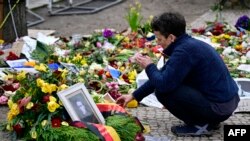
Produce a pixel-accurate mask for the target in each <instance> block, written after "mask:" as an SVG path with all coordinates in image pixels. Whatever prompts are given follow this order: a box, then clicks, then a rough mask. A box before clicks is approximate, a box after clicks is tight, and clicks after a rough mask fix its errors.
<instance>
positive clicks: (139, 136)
mask: <svg viewBox="0 0 250 141" xmlns="http://www.w3.org/2000/svg"><path fill="white" fill-rule="evenodd" d="M135 141H145V137H144V136H143V135H142V133H140V132H139V133H137V134H136V136H135Z"/></svg>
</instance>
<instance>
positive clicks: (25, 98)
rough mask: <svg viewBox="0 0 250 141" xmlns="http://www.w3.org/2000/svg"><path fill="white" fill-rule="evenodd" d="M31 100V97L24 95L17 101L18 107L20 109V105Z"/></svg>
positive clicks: (24, 104)
mask: <svg viewBox="0 0 250 141" xmlns="http://www.w3.org/2000/svg"><path fill="white" fill-rule="evenodd" d="M30 100H31V97H30V96H29V97H24V98H23V99H21V100H19V101H18V107H19V109H21V108H22V107H24V106H26V105H27V104H28V103H29V102H30Z"/></svg>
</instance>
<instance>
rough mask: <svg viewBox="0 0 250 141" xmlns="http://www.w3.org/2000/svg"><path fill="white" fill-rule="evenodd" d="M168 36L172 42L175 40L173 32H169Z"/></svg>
mask: <svg viewBox="0 0 250 141" xmlns="http://www.w3.org/2000/svg"><path fill="white" fill-rule="evenodd" d="M169 38H170V40H171V42H174V41H175V40H176V36H175V35H174V34H169Z"/></svg>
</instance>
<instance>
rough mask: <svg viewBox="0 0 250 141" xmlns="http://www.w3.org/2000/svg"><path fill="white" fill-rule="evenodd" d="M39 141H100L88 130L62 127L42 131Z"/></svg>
mask: <svg viewBox="0 0 250 141" xmlns="http://www.w3.org/2000/svg"><path fill="white" fill-rule="evenodd" d="M37 141H99V138H98V137H97V136H96V135H95V134H94V133H92V132H91V131H89V130H88V129H83V128H76V127H72V126H61V127H60V128H48V129H47V130H43V129H41V131H40V136H38V138H37Z"/></svg>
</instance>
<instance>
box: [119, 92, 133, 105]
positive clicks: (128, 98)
mask: <svg viewBox="0 0 250 141" xmlns="http://www.w3.org/2000/svg"><path fill="white" fill-rule="evenodd" d="M133 99H134V97H133V95H132V94H129V95H122V96H120V97H119V98H117V100H116V103H117V104H119V105H120V106H122V107H125V106H126V105H127V104H128V103H129V102H130V101H131V100H133Z"/></svg>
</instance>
